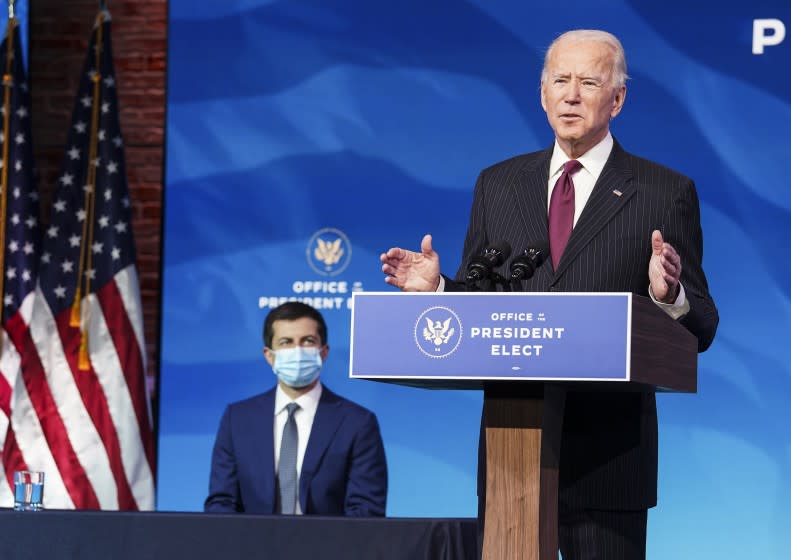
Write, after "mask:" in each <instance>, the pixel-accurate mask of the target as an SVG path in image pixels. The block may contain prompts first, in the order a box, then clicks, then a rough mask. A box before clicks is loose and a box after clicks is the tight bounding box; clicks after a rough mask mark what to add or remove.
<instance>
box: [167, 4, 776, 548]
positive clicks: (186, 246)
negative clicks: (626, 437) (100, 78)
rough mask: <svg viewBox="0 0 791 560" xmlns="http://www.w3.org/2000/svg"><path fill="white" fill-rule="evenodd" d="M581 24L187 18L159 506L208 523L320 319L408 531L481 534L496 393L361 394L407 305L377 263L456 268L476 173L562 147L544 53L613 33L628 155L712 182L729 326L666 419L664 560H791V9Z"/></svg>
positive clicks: (173, 19)
mask: <svg viewBox="0 0 791 560" xmlns="http://www.w3.org/2000/svg"><path fill="white" fill-rule="evenodd" d="M560 10H561V8H560V6H559V5H558V4H557V3H551V2H548V3H534V2H523V1H519V0H509V1H506V0H503V1H499V2H491V1H490V0H477V1H462V0H455V1H450V0H448V1H440V0H436V1H429V2H426V1H425V0H421V1H416V0H403V1H401V2H371V1H370V0H316V1H296V0H294V1H285V0H282V1H265V0H234V1H230V0H229V1H226V2H211V3H209V2H206V3H204V2H194V1H192V0H171V1H170V31H169V41H170V52H169V64H168V68H169V83H168V123H167V126H168V128H167V176H166V191H165V192H166V206H165V210H166V212H165V245H164V256H165V265H164V293H163V313H162V317H163V319H162V321H163V322H162V354H161V363H162V369H161V385H160V389H161V392H160V399H161V400H160V405H161V411H160V441H159V490H158V507H159V509H161V510H198V509H200V508H201V506H202V501H203V499H204V497H205V495H206V490H207V484H208V472H209V464H210V454H211V446H212V443H213V439H214V434H215V431H216V429H217V424H218V421H219V418H220V415H221V413H222V410H223V408H224V407H225V405H226V404H227V403H229V402H231V401H233V400H237V399H241V398H244V397H247V396H251V395H253V394H255V393H258V392H261V391H263V390H265V389H267V388H269V387H271V386H272V385H273V384H274V381H275V379H274V376H273V375H272V373H271V370H270V369H269V368H268V367H267V366H266V364H265V362H264V360H263V358H262V356H261V347H262V342H261V336H260V330H261V323H262V321H263V318H264V316H265V315H266V313H267V311H268V310H269V308H270V306H272V305H275V304H276V303H277V302H278V301H279V299H278V298H285V297H297V298H310V299H309V300H308V301H309V302H310V303H314V304H316V305H319V306H321V307H323V312H324V313H325V316H326V317H327V319H328V322H329V331H330V335H329V336H330V345H331V347H332V351H331V353H330V358H329V362H328V365H327V369H326V370H325V372H324V373H323V377H322V378H323V380H324V382H325V383H326V384H327V385H328V386H330V387H331V388H333V389H335V390H337V391H339V392H341V393H342V394H344V395H346V396H348V397H350V398H352V399H353V400H356V401H358V402H360V403H361V404H363V405H364V406H367V407H369V408H371V409H373V410H375V412H376V413H377V415H378V417H379V420H380V423H381V425H382V432H383V436H384V439H385V446H386V451H387V457H388V463H389V467H390V474H391V480H390V491H389V496H388V514H389V515H392V516H474V515H475V512H476V509H475V503H476V497H475V482H474V481H475V459H476V449H477V433H478V425H479V418H480V416H479V415H480V408H481V396H480V394H479V393H476V392H468V393H464V392H440V391H422V390H418V389H411V388H403V387H397V386H390V385H383V384H377V383H373V382H364V381H359V380H355V381H352V380H349V379H347V375H348V372H347V368H348V329H349V315H350V314H349V311H348V309H347V307H346V302H347V300H348V299H349V298H350V297H351V292H352V291H353V290H359V289H362V290H386V289H388V288H387V287H386V285H385V284H384V283H383V280H382V274H381V273H380V272H379V270H380V265H379V261H378V255H379V254H380V253H381V252H382V251H383V250H385V249H387V248H388V247H391V246H394V245H400V246H405V247H410V248H413V249H417V247H418V245H419V241H420V238H421V237H422V235H423V234H424V233H426V232H430V233H432V234H433V235H434V239H435V248H436V249H437V251H438V252H439V253H440V255H441V256H442V263H443V270H444V271H445V272H447V273H451V274H452V273H454V272H455V270H456V267H457V265H458V262H459V259H460V256H461V255H460V254H461V248H462V241H463V236H464V230H465V227H466V223H467V218H468V213H469V206H470V203H471V197H472V187H473V184H474V181H475V178H476V176H477V173H478V171H479V170H480V169H481V168H483V167H485V166H487V165H489V164H491V163H494V162H496V161H499V160H502V159H505V158H506V157H509V156H512V155H515V154H518V153H523V152H528V151H534V150H538V149H541V148H544V147H546V146H548V145H549V144H550V143H551V141H552V133H551V130H550V128H549V126H548V125H547V122H546V117H545V115H544V113H543V111H542V110H541V107H540V104H539V92H538V84H539V75H540V70H541V64H542V59H543V53H544V49H545V48H546V46H547V45H548V44H549V43H550V42H551V41H552V39H553V38H554V37H556V36H557V35H558V34H559V33H561V32H562V31H565V30H567V29H571V28H579V27H585V28H591V27H592V28H603V29H607V30H609V31H611V32H613V33H615V34H616V35H618V36H619V37H620V38H621V40H622V42H623V44H624V47H625V49H626V53H627V60H628V62H629V73H630V75H631V77H632V79H631V81H630V82H629V91H628V95H627V99H626V106H625V108H624V111H623V112H622V113H621V115H620V116H619V117H618V118H617V119H616V120H615V121H614V123H613V127H612V129H613V133H614V135H615V136H616V138H617V139H618V140H619V141H620V142H621V143H622V145H623V146H624V147H625V148H626V149H627V150H629V151H632V152H635V153H637V154H640V155H642V156H645V157H647V158H649V159H653V160H656V161H659V162H662V163H664V164H665V165H668V166H670V167H673V168H675V169H677V170H679V171H681V172H683V173H685V174H687V175H689V176H691V177H693V178H694V179H695V180H696V181H697V185H698V191H699V194H700V197H701V202H702V207H701V212H702V220H703V228H704V234H705V258H704V267H705V269H706V272H707V274H708V277H709V281H710V284H711V286H710V287H711V291H712V294H713V296H714V298H715V300H716V302H717V304H718V307H719V309H720V315H721V318H722V319H721V324H720V329H719V333H718V336H717V339H716V341H715V343H714V345H713V347H712V348H711V349H710V350H709V351H708V352H706V353H705V354H702V355H701V356H700V361H699V391H698V394H696V395H683V396H682V395H661V396H660V397H659V407H660V411H659V412H660V430H661V433H660V482H659V495H660V497H659V506H658V507H657V508H656V509H654V510H652V511H651V514H650V522H649V557H651V558H674V557H675V558H697V559H708V558H711V559H715V558H716V559H720V558H782V557H786V556H787V555H788V550H789V549H791V531H789V527H791V517H790V516H789V513H788V506H787V504H789V503H791V479H789V473H791V436H789V426H790V425H791V422H789V418H790V416H791V415H790V414H789V412H788V403H789V402H791V367H789V364H788V361H787V359H786V354H787V346H786V345H787V344H788V336H789V315H790V314H791V305H789V298H788V295H787V287H788V280H787V279H788V275H789V267H790V265H789V262H790V259H789V257H791V251H790V245H791V244H790V243H789V239H790V238H791V192H790V191H789V187H788V177H789V171H788V160H789V156H791V142H789V140H788V128H789V124H790V123H791V77H790V76H789V72H788V69H789V68H791V36H790V37H789V38H788V39H786V40H785V41H784V42H782V43H780V44H779V45H776V46H770V47H766V49H765V50H764V53H763V54H761V55H754V54H752V34H753V20H754V19H759V18H776V19H778V20H781V21H782V22H784V23H785V25H786V26H788V27H791V4H789V3H788V2H785V1H783V0H772V1H760V0H758V1H753V2H749V3H736V4H733V3H731V4H724V5H720V6H719V7H718V8H717V9H716V10H713V9H712V8H711V4H710V2H708V1H704V0H685V1H684V2H680V1H677V0H671V1H667V2H662V3H647V2H637V1H633V2H627V1H613V0H610V1H591V0H585V1H571V2H567V3H565V4H564V5H563V7H562V11H563V17H559V16H560V13H559V12H560ZM568 14H573V15H568ZM320 241H321V243H320ZM320 246H322V247H323V250H322V251H320V252H319V254H318V256H317V253H316V249H317V248H319V247H320ZM333 256H334V257H335V258H332V257H333ZM319 257H321V258H319Z"/></svg>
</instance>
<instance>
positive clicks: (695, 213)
mask: <svg viewBox="0 0 791 560" xmlns="http://www.w3.org/2000/svg"><path fill="white" fill-rule="evenodd" d="M662 235H663V237H664V238H665V241H666V242H668V243H670V244H671V245H673V247H674V248H675V249H676V252H677V253H678V255H679V257H681V283H682V284H683V285H684V291H685V292H686V297H687V298H688V300H689V306H690V309H689V313H687V314H686V315H685V316H684V317H682V318H681V319H679V322H680V323H681V324H682V325H684V326H685V327H686V328H687V330H689V331H690V332H691V333H692V334H694V335H695V336H696V337H697V339H698V352H703V351H704V350H706V349H707V348H708V347H709V346H710V345H711V343H712V341H713V340H714V335H715V333H716V332H717V325H718V324H719V314H718V312H717V307H716V306H715V304H714V300H713V299H712V297H711V295H710V294H709V286H708V282H707V281H706V275H705V274H704V273H703V232H702V230H701V226H700V204H699V201H698V195H697V192H696V191H695V184H694V183H693V182H692V181H687V182H685V183H682V184H681V185H680V186H679V187H678V188H677V189H676V192H675V193H674V197H673V204H672V205H671V208H670V209H669V210H668V213H667V216H666V218H665V221H664V224H663V231H662Z"/></svg>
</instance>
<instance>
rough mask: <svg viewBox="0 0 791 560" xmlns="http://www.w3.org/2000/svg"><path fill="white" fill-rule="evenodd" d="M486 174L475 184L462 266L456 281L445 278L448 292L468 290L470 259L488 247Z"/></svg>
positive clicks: (481, 175) (479, 177)
mask: <svg viewBox="0 0 791 560" xmlns="http://www.w3.org/2000/svg"><path fill="white" fill-rule="evenodd" d="M484 173H485V172H481V173H480V175H478V180H477V181H476V182H475V191H474V192H473V197H472V208H471V209H470V221H469V223H468V224H467V234H466V236H465V237H464V249H463V251H462V256H461V264H460V265H459V269H458V271H457V272H456V278H455V280H451V279H450V278H449V277H448V276H445V291H446V292H463V291H465V290H466V287H465V282H464V279H465V277H466V272H467V266H468V265H469V263H470V259H472V257H474V256H476V255H480V254H481V253H482V252H483V250H484V249H485V248H486V247H487V245H488V240H487V239H486V200H485V198H486V197H485V190H486V189H485V184H486V180H485V177H484Z"/></svg>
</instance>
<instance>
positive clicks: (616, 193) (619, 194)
mask: <svg viewBox="0 0 791 560" xmlns="http://www.w3.org/2000/svg"><path fill="white" fill-rule="evenodd" d="M612 194H614V195H615V196H621V195H623V193H622V192H621V191H619V190H618V189H613V191H612Z"/></svg>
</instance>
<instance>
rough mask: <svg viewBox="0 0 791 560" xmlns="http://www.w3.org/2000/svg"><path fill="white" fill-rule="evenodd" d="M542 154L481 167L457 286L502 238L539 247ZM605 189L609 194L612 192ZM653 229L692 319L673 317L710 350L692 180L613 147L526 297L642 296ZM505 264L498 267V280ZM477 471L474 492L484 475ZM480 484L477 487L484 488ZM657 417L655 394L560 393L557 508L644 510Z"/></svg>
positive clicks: (545, 159) (545, 154)
mask: <svg viewBox="0 0 791 560" xmlns="http://www.w3.org/2000/svg"><path fill="white" fill-rule="evenodd" d="M551 157H552V147H550V148H548V149H546V150H543V151H540V152H535V153H531V154H526V155H521V156H517V157H514V158H511V159H509V160H506V161H503V162H500V163H498V164H495V165H493V166H491V167H489V168H487V169H485V170H483V171H482V172H481V174H480V176H479V177H478V181H477V184H476V186H475V194H474V198H473V205H472V211H471V215H470V223H469V228H468V230H467V236H466V239H465V242H464V254H463V258H462V263H461V266H460V268H459V272H458V274H457V282H450V281H449V282H447V284H446V289H447V290H449V291H452V290H462V289H464V285H463V284H462V283H461V282H462V281H463V278H464V273H465V271H466V270H467V264H468V263H469V260H470V259H471V258H472V257H474V256H476V255H480V254H481V253H482V252H483V250H484V249H485V248H486V247H487V246H489V245H490V244H491V243H493V242H496V241H499V240H506V241H508V242H509V243H510V244H511V247H513V249H514V253H518V252H521V250H522V249H525V248H527V247H528V245H530V244H531V242H536V241H542V240H543V241H547V240H548V233H547V232H548V229H547V183H548V181H549V163H550V159H551ZM614 191H618V193H620V194H617V193H615V192H614ZM654 229H658V230H660V231H661V232H662V235H663V237H664V239H665V241H666V242H668V243H670V244H671V245H673V247H674V248H675V249H676V251H677V252H678V254H679V255H680V257H681V261H682V273H681V283H682V284H683V286H684V290H685V292H686V297H687V298H688V299H689V303H690V311H689V313H688V314H687V315H686V316H685V317H684V318H682V319H681V320H680V322H681V323H682V324H684V325H685V326H686V328H687V329H689V330H690V331H691V332H692V333H693V334H694V335H695V336H696V337H697V339H698V347H699V351H703V350H705V349H706V348H708V346H709V345H710V344H711V342H712V339H713V338H714V334H715V332H716V329H717V323H718V321H719V317H718V314H717V309H716V307H715V305H714V301H713V300H712V298H711V296H710V295H709V291H708V285H707V282H706V277H705V275H704V273H703V269H702V266H701V260H702V256H703V238H702V233H701V228H700V210H699V204H698V197H697V193H696V191H695V185H694V183H693V182H692V181H691V180H690V179H689V178H687V177H684V176H683V175H681V174H679V173H676V172H675V171H672V170H670V169H668V168H666V167H663V166H661V165H658V164H656V163H654V162H651V161H648V160H645V159H642V158H638V157H636V156H634V155H632V154H629V153H627V152H625V151H624V150H623V149H622V148H621V146H620V145H619V144H618V142H615V143H614V146H613V149H612V152H611V154H610V157H609V159H608V161H607V164H606V165H605V167H604V169H603V170H602V173H601V176H600V177H599V180H598V181H597V182H596V185H595V186H594V188H593V192H592V193H591V196H590V198H589V200H588V202H587V204H586V205H585V208H584V209H583V211H582V213H581V214H580V217H579V219H578V221H577V224H576V225H575V227H574V230H573V231H572V234H571V238H570V239H569V242H568V245H567V247H566V250H565V252H564V253H563V255H562V257H561V260H560V262H559V263H558V268H557V270H553V268H552V263H551V260H550V259H547V262H546V263H545V264H544V265H543V266H542V267H540V268H539V269H538V271H537V272H536V274H535V275H534V276H533V278H532V279H530V280H529V281H528V282H527V287H526V289H527V291H535V292H543V291H563V292H572V291H574V292H632V293H635V294H639V295H643V296H647V295H648V262H649V260H650V258H651V232H652V231H653V230H654ZM509 265H510V262H506V263H505V264H504V265H503V267H502V268H501V269H499V270H498V272H500V273H501V274H503V275H505V273H506V271H507V270H508V267H509ZM483 467H485V462H484V463H483V464H482V465H481V467H480V468H479V495H482V491H483V490H484V489H485V476H484V477H483V478H481V474H482V471H483ZM482 485H483V486H482ZM656 487H657V417H656V400H655V396H654V394H653V393H607V392H590V393H580V392H570V393H569V394H568V396H567V399H566V412H565V415H564V418H563V435H562V442H561V458H560V502H561V506H562V507H568V508H572V509H578V508H591V509H596V508H599V509H624V510H627V509H645V508H648V507H652V506H654V505H655V504H656Z"/></svg>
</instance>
